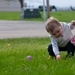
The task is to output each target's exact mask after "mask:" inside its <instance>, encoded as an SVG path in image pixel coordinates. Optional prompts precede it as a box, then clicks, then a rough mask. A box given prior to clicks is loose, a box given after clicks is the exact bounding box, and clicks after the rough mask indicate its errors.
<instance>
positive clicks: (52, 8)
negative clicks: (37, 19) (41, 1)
mask: <svg viewBox="0 0 75 75" xmlns="http://www.w3.org/2000/svg"><path fill="white" fill-rule="evenodd" d="M39 10H40V11H43V6H42V5H40V6H39ZM45 10H46V11H47V6H45ZM50 11H57V8H56V7H55V6H54V5H51V6H50Z"/></svg>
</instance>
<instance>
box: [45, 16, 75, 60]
mask: <svg viewBox="0 0 75 75" xmlns="http://www.w3.org/2000/svg"><path fill="white" fill-rule="evenodd" d="M74 26H75V20H73V21H71V22H70V23H65V22H59V20H57V19H56V18H54V17H50V18H48V19H47V21H46V25H45V28H46V30H47V32H48V33H49V34H50V39H51V44H49V45H48V53H49V55H50V56H54V57H56V59H60V58H61V55H60V52H59V51H67V55H66V56H69V55H71V56H73V55H74V50H75V46H74V44H73V43H72V42H71V39H72V38H73V34H72V32H71V30H72V29H74Z"/></svg>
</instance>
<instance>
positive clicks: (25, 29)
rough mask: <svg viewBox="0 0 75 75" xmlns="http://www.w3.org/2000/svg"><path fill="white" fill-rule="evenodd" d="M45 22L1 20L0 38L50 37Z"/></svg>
mask: <svg viewBox="0 0 75 75" xmlns="http://www.w3.org/2000/svg"><path fill="white" fill-rule="evenodd" d="M48 35H49V34H48V33H47V32H46V30H45V22H42V21H11V20H9V21H8V20H0V39H3V38H21V37H48Z"/></svg>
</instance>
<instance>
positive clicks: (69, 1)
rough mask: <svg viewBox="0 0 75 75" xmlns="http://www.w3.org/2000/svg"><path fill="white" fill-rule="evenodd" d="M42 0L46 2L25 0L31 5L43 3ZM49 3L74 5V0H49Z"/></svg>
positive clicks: (59, 5) (57, 5)
mask: <svg viewBox="0 0 75 75" xmlns="http://www.w3.org/2000/svg"><path fill="white" fill-rule="evenodd" d="M43 1H44V2H45V4H46V0H25V2H27V3H28V4H29V5H31V6H39V5H43ZM49 4H50V5H55V6H56V7H68V6H73V7H75V0H49Z"/></svg>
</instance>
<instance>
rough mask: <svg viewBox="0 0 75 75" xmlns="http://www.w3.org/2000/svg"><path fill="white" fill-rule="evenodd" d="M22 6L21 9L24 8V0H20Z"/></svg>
mask: <svg viewBox="0 0 75 75" xmlns="http://www.w3.org/2000/svg"><path fill="white" fill-rule="evenodd" d="M19 2H20V4H21V8H23V0H19Z"/></svg>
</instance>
